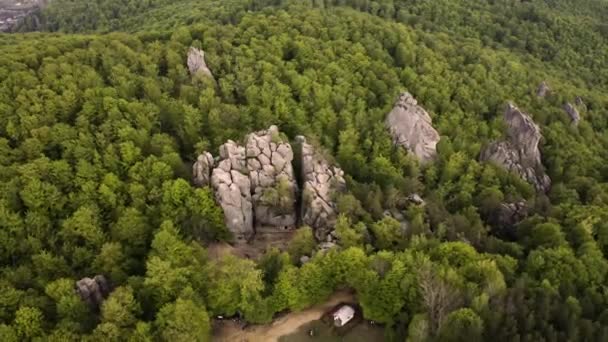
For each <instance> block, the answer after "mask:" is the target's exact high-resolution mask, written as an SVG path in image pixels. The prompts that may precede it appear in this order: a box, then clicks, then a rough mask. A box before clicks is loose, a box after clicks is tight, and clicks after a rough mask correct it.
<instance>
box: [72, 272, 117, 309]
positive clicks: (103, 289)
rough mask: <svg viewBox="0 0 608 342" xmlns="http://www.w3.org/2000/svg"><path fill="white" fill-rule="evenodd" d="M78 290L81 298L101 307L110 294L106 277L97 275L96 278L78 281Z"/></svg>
mask: <svg viewBox="0 0 608 342" xmlns="http://www.w3.org/2000/svg"><path fill="white" fill-rule="evenodd" d="M76 292H78V294H79V295H80V298H81V299H82V300H83V301H85V302H87V303H88V304H89V305H91V306H93V307H99V306H100V305H101V303H103V301H104V300H105V298H106V297H107V296H108V294H110V286H109V284H108V281H107V280H106V277H104V276H103V275H96V276H95V277H94V278H92V279H91V278H82V279H80V280H79V281H77V282H76Z"/></svg>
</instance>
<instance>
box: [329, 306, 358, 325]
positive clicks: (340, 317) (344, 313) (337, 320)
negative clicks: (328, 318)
mask: <svg viewBox="0 0 608 342" xmlns="http://www.w3.org/2000/svg"><path fill="white" fill-rule="evenodd" d="M354 317H355V309H354V308H353V307H352V306H349V305H343V306H342V307H340V308H339V309H338V310H336V311H335V312H334V313H333V319H334V325H335V326H336V327H343V326H344V325H346V323H348V322H350V321H351V320H352V319H353V318H354Z"/></svg>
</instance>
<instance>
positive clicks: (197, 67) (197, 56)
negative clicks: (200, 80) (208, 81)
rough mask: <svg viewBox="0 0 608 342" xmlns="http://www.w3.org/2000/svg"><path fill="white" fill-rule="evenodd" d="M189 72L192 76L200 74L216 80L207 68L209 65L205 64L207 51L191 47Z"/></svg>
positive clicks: (189, 51)
mask: <svg viewBox="0 0 608 342" xmlns="http://www.w3.org/2000/svg"><path fill="white" fill-rule="evenodd" d="M188 70H190V75H192V76H194V75H197V74H200V75H203V76H208V77H211V78H212V79H213V78H214V77H213V74H212V73H211V70H209V68H208V67H207V63H205V51H203V50H200V49H197V48H195V47H190V50H188Z"/></svg>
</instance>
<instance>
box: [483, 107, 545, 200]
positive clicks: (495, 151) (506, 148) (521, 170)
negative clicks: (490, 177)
mask: <svg viewBox="0 0 608 342" xmlns="http://www.w3.org/2000/svg"><path fill="white" fill-rule="evenodd" d="M504 119H505V122H506V124H507V139H506V140H505V141H499V142H495V143H493V144H491V145H490V146H488V147H487V148H486V149H485V150H484V151H482V153H481V160H483V161H491V162H494V163H496V164H498V165H500V166H502V167H504V168H505V169H507V170H509V171H511V172H515V173H516V174H518V175H519V176H520V177H521V178H523V179H524V180H526V181H527V182H529V183H531V184H532V185H534V187H535V188H536V190H537V191H539V192H545V191H547V190H548V189H549V187H550V186H551V180H550V179H549V177H548V176H547V175H546V174H545V171H544V167H543V165H542V163H541V154H540V150H539V148H538V144H539V142H540V139H541V137H542V135H541V132H540V128H539V127H538V125H536V124H535V123H534V121H532V118H531V117H530V116H529V115H527V114H526V113H523V112H522V111H520V110H519V109H518V108H517V107H515V106H514V105H513V104H511V103H509V104H508V106H507V110H506V111H505V115H504Z"/></svg>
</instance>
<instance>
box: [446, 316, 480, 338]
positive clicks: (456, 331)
mask: <svg viewBox="0 0 608 342" xmlns="http://www.w3.org/2000/svg"><path fill="white" fill-rule="evenodd" d="M482 334H483V320H482V319H481V317H479V316H478V315H477V314H476V313H475V312H474V311H473V310H471V309H459V310H456V311H454V312H452V313H450V314H449V315H448V316H447V317H446V318H445V321H444V322H443V323H442V326H441V330H440V331H439V340H440V341H463V340H465V339H466V340H467V341H483V337H482V336H483V335H482Z"/></svg>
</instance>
